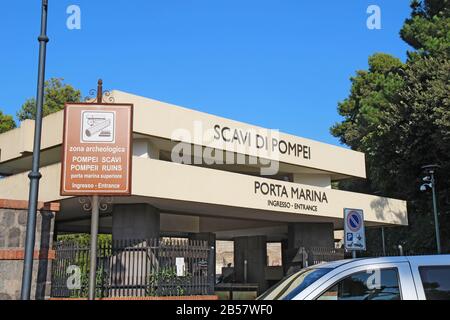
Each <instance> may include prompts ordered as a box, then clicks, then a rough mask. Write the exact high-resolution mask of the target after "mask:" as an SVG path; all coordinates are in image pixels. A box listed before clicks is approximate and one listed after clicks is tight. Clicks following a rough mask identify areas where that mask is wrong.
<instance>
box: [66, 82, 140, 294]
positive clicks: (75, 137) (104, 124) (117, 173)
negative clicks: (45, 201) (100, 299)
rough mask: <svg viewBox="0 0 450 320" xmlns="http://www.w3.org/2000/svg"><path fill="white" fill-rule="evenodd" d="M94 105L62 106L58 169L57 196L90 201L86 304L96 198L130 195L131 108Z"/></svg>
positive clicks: (93, 262)
mask: <svg viewBox="0 0 450 320" xmlns="http://www.w3.org/2000/svg"><path fill="white" fill-rule="evenodd" d="M102 99H103V85H102V81H101V80H99V82H98V88H97V101H96V102H94V103H71V104H66V106H65V109H64V140H63V159H62V161H61V162H62V168H61V195H62V196H91V210H92V217H91V252H90V269H89V300H94V299H95V288H96V271H97V235H98V224H99V211H100V210H99V209H100V205H101V204H100V202H101V198H100V196H107V197H113V196H130V195H131V156H132V132H133V105H131V104H112V103H102Z"/></svg>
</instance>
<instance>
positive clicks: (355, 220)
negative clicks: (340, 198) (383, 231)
mask: <svg viewBox="0 0 450 320" xmlns="http://www.w3.org/2000/svg"><path fill="white" fill-rule="evenodd" d="M347 225H348V228H349V229H350V230H351V231H353V232H357V231H359V229H361V226H362V218H361V215H360V214H359V213H358V212H356V211H350V212H349V214H348V215H347Z"/></svg>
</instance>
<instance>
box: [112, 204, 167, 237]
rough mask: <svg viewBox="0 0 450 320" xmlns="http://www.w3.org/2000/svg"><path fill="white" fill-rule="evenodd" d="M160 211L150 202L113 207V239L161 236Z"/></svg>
mask: <svg viewBox="0 0 450 320" xmlns="http://www.w3.org/2000/svg"><path fill="white" fill-rule="evenodd" d="M159 229H160V228H159V211H158V209H156V208H154V207H152V206H150V205H149V204H119V205H115V206H114V209H113V218H112V236H113V240H114V241H115V240H130V239H136V240H141V239H142V240H143V239H153V238H159Z"/></svg>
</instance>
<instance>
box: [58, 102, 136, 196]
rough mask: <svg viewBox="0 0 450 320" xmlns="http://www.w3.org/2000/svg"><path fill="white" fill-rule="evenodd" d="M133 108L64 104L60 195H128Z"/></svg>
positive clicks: (117, 105) (112, 105)
mask: <svg viewBox="0 0 450 320" xmlns="http://www.w3.org/2000/svg"><path fill="white" fill-rule="evenodd" d="M132 132H133V105H130V104H91V103H85V104H84V103H76V104H66V107H65V110H64V141H63V160H62V174H61V195H63V196H83V195H100V196H101V195H104V196H106V195H107V196H112V195H114V196H126V195H131V155H132V154H131V153H132V150H131V146H132V142H131V138H132Z"/></svg>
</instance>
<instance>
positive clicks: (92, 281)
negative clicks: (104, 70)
mask: <svg viewBox="0 0 450 320" xmlns="http://www.w3.org/2000/svg"><path fill="white" fill-rule="evenodd" d="M102 99H103V81H102V79H99V80H98V83H97V103H102ZM91 205H92V215H91V252H90V253H91V255H90V268H89V300H95V289H96V286H97V282H96V280H97V279H96V278H97V238H98V220H99V208H100V203H99V196H98V195H94V196H92V199H91Z"/></svg>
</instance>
